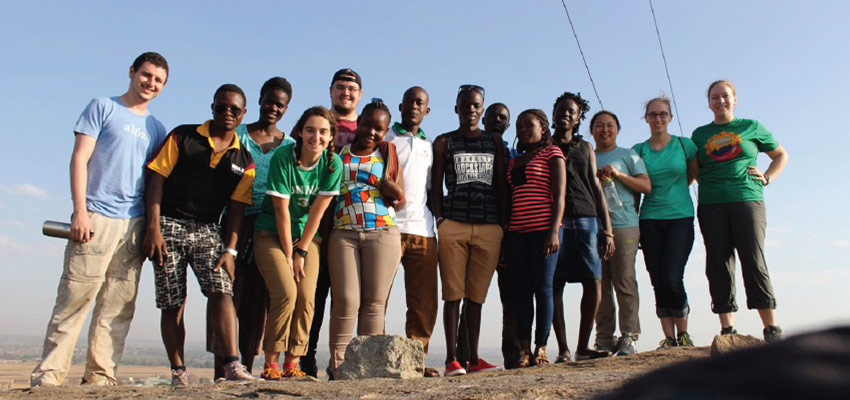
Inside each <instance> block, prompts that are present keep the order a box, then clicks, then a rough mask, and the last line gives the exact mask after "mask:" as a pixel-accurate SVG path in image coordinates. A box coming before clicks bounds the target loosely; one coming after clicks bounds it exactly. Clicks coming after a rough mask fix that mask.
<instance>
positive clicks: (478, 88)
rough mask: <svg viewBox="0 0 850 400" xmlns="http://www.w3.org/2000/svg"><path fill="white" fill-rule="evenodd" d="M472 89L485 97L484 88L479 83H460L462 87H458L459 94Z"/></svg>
mask: <svg viewBox="0 0 850 400" xmlns="http://www.w3.org/2000/svg"><path fill="white" fill-rule="evenodd" d="M470 90H472V91H475V92H478V94H480V95H481V97H484V88H483V87H481V86H478V85H460V87H459V88H457V94H461V93H462V92H467V91H470Z"/></svg>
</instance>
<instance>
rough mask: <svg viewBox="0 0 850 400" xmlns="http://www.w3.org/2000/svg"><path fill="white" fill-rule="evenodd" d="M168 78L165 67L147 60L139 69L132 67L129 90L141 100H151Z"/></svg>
mask: <svg viewBox="0 0 850 400" xmlns="http://www.w3.org/2000/svg"><path fill="white" fill-rule="evenodd" d="M166 79H168V72H167V71H166V70H165V68H162V67H157V66H156V65H153V64H152V63H151V62H148V61H145V62H143V63H142V65H141V66H140V67H139V69H138V70H134V69H133V67H130V88H129V89H128V92H129V93H130V94H131V96H133V97H135V98H137V99H139V100H141V101H151V100H153V98H154V97H156V96H157V95H159V92H161V91H162V88H163V87H164V86H165V81H166Z"/></svg>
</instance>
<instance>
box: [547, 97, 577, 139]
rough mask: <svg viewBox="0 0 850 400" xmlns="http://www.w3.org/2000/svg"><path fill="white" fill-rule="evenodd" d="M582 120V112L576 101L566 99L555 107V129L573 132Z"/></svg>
mask: <svg viewBox="0 0 850 400" xmlns="http://www.w3.org/2000/svg"><path fill="white" fill-rule="evenodd" d="M580 119H581V111H580V109H579V107H578V104H576V102H575V101H573V100H571V99H564V100H561V102H560V103H558V106H557V107H555V115H553V116H552V122H553V123H554V124H555V129H557V130H560V131H567V132H572V131H573V127H574V126H576V124H577V123H578V122H579V120H580Z"/></svg>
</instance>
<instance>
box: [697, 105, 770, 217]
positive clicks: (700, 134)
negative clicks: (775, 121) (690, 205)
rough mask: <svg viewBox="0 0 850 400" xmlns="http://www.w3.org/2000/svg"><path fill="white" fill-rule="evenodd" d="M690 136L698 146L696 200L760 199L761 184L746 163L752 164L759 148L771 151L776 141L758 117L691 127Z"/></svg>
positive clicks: (703, 202)
mask: <svg viewBox="0 0 850 400" xmlns="http://www.w3.org/2000/svg"><path fill="white" fill-rule="evenodd" d="M691 139H693V141H694V144H695V145H696V146H697V149H698V151H697V160H698V161H699V167H700V171H699V202H700V204H713V203H731V202H738V201H759V200H763V199H764V195H763V191H764V186H762V184H761V182H759V181H757V180H755V179H753V177H752V176H751V175H750V174H748V173H747V167H749V166H751V165H753V166H754V165H756V162H757V160H758V153H759V152H767V151H773V150H775V149H776V148H777V147H779V142H777V141H776V139H774V138H773V135H772V134H771V133H770V132H768V131H767V129H765V128H764V127H763V126H762V125H761V124H760V123H758V121H756V120H752V119H740V118H736V119H733V120H732V121H730V122H729V123H727V124H723V125H716V124H714V123H710V124H708V125H703V126H701V127H699V128H697V129H696V130H694V134H693V135H691Z"/></svg>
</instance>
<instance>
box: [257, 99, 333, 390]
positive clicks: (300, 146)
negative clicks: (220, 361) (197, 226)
mask: <svg viewBox="0 0 850 400" xmlns="http://www.w3.org/2000/svg"><path fill="white" fill-rule="evenodd" d="M292 132H293V134H294V136H295V137H296V141H295V143H294V144H290V145H286V146H282V147H280V148H279V149H277V150H276V151H275V154H274V156H272V159H271V162H270V164H269V178H268V186H267V189H266V195H267V196H266V197H265V198H264V199H263V205H262V207H261V211H260V214H259V216H258V217H257V222H256V224H255V228H256V230H255V231H254V258H255V259H256V261H257V267H258V269H259V270H260V274H261V275H262V276H263V280H265V282H266V288H267V289H268V291H269V315H268V319H267V320H266V332H265V337H264V339H263V351H265V355H266V364H265V366H264V368H263V373H262V375H261V376H262V378H263V379H266V380H279V379H281V378H289V377H298V376H304V372H302V371H301V370H300V369H298V360H299V359H300V357H301V356H303V355H305V354H306V353H307V344H308V342H309V339H310V325H311V323H312V321H313V297H314V296H315V291H316V280H317V278H318V276H319V247H318V243H317V242H319V241H320V240H321V239H320V238H319V237H318V235H317V231H318V229H319V222H320V221H321V219H322V215H323V214H324V213H325V210H326V209H327V208H328V206H329V205H330V203H331V200H333V198H334V196H336V195H337V194H339V184H340V181H341V179H342V161H341V160H340V158H339V156H338V155H336V154H335V153H334V151H333V138H334V136H335V135H336V121H335V118H334V116H333V114H332V113H331V112H330V111H329V110H328V109H326V108H324V107H312V108H310V109H308V110H307V111H305V112H304V114H302V115H301V118H299V119H298V122H297V123H296V124H295V127H294V128H293V129H292ZM280 352H286V357H285V359H284V364H283V371H281V370H280V369H279V368H278V360H279V358H280Z"/></svg>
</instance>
